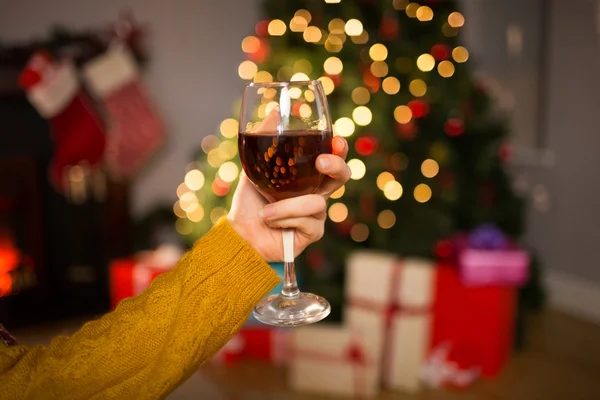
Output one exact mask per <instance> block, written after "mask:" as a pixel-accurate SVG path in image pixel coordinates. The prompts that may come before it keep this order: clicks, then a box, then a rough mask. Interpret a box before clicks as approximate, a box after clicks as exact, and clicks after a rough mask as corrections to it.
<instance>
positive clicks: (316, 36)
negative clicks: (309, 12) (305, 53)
mask: <svg viewBox="0 0 600 400" xmlns="http://www.w3.org/2000/svg"><path fill="white" fill-rule="evenodd" d="M322 36H323V34H322V33H321V30H320V29H319V28H317V27H316V26H309V27H308V28H306V29H305V30H304V33H303V34H302V37H303V38H304V40H305V41H307V42H308V43H317V42H318V41H319V40H321V37H322Z"/></svg>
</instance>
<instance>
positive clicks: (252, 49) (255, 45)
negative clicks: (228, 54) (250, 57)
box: [242, 36, 260, 53]
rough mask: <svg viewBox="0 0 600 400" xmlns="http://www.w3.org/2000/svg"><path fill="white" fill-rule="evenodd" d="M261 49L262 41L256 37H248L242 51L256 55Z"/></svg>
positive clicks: (243, 41) (243, 43) (243, 42)
mask: <svg viewBox="0 0 600 400" xmlns="http://www.w3.org/2000/svg"><path fill="white" fill-rule="evenodd" d="M258 49H260V40H259V39H258V38H257V37H256V36H246V37H245V38H244V40H242V51H243V52H244V53H256V52H257V51H258Z"/></svg>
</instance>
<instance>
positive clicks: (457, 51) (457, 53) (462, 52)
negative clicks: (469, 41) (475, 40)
mask: <svg viewBox="0 0 600 400" xmlns="http://www.w3.org/2000/svg"><path fill="white" fill-rule="evenodd" d="M452 58H453V59H454V61H456V62H457V63H464V62H466V61H467V60H468V59H469V51H468V50H467V49H466V48H465V47H463V46H457V47H455V48H454V50H452Z"/></svg>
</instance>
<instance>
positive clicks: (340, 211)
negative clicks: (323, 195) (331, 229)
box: [327, 203, 348, 222]
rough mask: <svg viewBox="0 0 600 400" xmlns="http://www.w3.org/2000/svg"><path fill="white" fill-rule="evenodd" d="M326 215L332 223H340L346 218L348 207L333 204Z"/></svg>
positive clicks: (342, 204) (341, 204)
mask: <svg viewBox="0 0 600 400" xmlns="http://www.w3.org/2000/svg"><path fill="white" fill-rule="evenodd" d="M327 214H328V215H329V219H330V220H332V221H333V222H342V221H344V220H345V219H346V218H348V207H346V205H345V204H344V203H333V204H332V205H331V206H330V207H329V211H328V213H327Z"/></svg>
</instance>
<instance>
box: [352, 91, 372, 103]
mask: <svg viewBox="0 0 600 400" xmlns="http://www.w3.org/2000/svg"><path fill="white" fill-rule="evenodd" d="M351 97H352V101H353V102H354V104H356V105H359V106H362V105H365V104H367V103H368V102H369V100H370V99H371V93H370V92H369V89H367V88H364V87H357V88H356V89H354V90H353V91H352V96H351Z"/></svg>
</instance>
